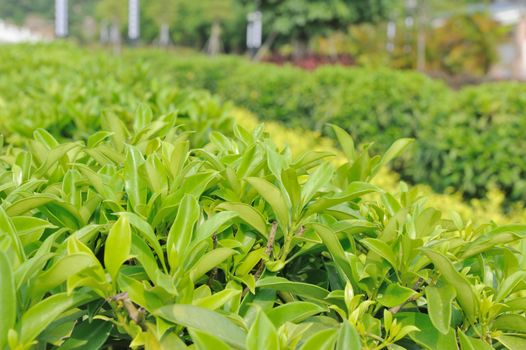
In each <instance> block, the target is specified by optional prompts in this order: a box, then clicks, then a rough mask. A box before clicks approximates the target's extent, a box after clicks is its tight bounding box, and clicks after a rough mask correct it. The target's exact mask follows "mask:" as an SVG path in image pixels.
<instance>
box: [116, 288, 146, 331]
mask: <svg viewBox="0 0 526 350" xmlns="http://www.w3.org/2000/svg"><path fill="white" fill-rule="evenodd" d="M110 300H111V301H116V302H121V303H122V305H123V306H124V308H125V309H126V311H127V312H128V315H129V316H130V319H131V320H132V321H133V322H135V323H136V324H137V325H139V326H140V327H141V328H142V329H143V330H146V327H145V325H144V324H143V321H144V316H145V313H146V311H145V310H144V308H142V307H140V308H138V309H137V308H136V307H135V304H133V302H132V301H131V299H130V298H129V297H128V292H123V293H119V294H117V295H114V296H112V297H111V298H110Z"/></svg>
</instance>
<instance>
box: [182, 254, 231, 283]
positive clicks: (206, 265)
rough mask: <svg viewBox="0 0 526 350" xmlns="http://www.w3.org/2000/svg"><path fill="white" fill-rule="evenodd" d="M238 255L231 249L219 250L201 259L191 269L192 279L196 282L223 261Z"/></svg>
mask: <svg viewBox="0 0 526 350" xmlns="http://www.w3.org/2000/svg"><path fill="white" fill-rule="evenodd" d="M235 253H236V251H235V250H233V249H230V248H217V249H214V250H212V251H210V252H208V253H206V254H205V255H203V256H202V257H201V259H199V260H198V261H197V263H196V264H195V265H194V266H193V267H192V268H191V269H190V279H191V280H192V281H193V282H195V281H197V280H198V279H199V278H200V277H201V276H203V275H204V274H205V273H207V272H208V271H210V270H211V269H213V268H214V267H216V266H218V265H219V264H221V263H222V262H223V261H225V260H226V259H228V258H229V257H231V256H232V255H234V254H235Z"/></svg>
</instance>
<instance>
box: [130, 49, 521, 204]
mask: <svg viewBox="0 0 526 350" xmlns="http://www.w3.org/2000/svg"><path fill="white" fill-rule="evenodd" d="M145 57H147V58H148V61H149V62H152V63H153V62H155V63H153V65H154V66H155V67H159V68H161V70H162V71H163V72H170V74H171V75H173V76H174V77H175V78H176V80H177V81H179V82H181V83H182V84H183V85H184V86H192V87H199V88H205V89H207V90H210V91H212V92H214V93H216V94H219V95H220V96H222V97H224V98H227V99H229V100H232V101H234V102H235V103H237V104H239V105H240V106H243V107H246V108H248V109H250V110H251V111H254V112H255V113H256V114H257V115H259V116H260V117H261V118H262V119H264V120H275V121H280V122H284V123H285V124H287V125H289V126H302V127H304V128H310V129H314V130H320V131H326V129H324V125H325V124H326V123H327V122H329V123H335V124H337V125H340V126H342V127H343V128H344V129H346V130H347V131H349V132H350V133H351V134H352V135H353V137H355V139H356V140H357V141H358V142H359V143H360V142H363V141H374V142H375V145H374V147H375V149H376V150H381V151H385V149H386V148H387V147H388V145H390V144H391V143H392V142H393V141H395V140H396V139H397V138H400V137H414V138H416V140H417V144H418V146H417V147H415V149H414V152H415V155H414V157H412V158H413V159H412V161H405V162H403V164H402V163H400V162H398V163H396V164H395V168H396V169H397V170H398V171H400V172H401V174H402V175H403V176H404V178H406V179H408V180H412V181H413V182H425V183H428V184H430V185H431V186H432V187H433V188H435V189H436V190H440V191H443V190H445V189H447V188H448V187H452V188H454V189H457V190H461V191H463V192H464V194H465V195H466V197H471V198H473V197H476V198H481V197H483V196H484V195H485V194H486V193H487V192H488V191H489V190H490V189H491V188H493V187H495V186H497V187H498V188H500V189H501V190H503V191H505V192H506V193H507V195H508V201H512V200H526V188H525V186H524V174H525V171H526V166H525V165H524V159H525V158H526V155H525V153H524V149H525V148H524V147H522V146H521V145H523V143H524V138H523V136H522V135H521V130H524V126H523V124H524V118H523V109H522V108H523V106H524V104H525V96H526V95H525V93H524V91H523V90H524V89H523V87H522V85H520V84H516V83H487V84H482V85H479V86H476V87H468V88H464V89H462V90H460V91H452V90H451V89H449V88H448V87H447V86H446V85H445V84H443V83H441V82H438V81H434V80H431V79H429V78H427V77H425V76H424V75H421V74H419V73H416V72H410V71H394V70H389V69H365V68H344V67H323V68H320V69H317V70H315V71H313V72H305V71H302V70H300V69H296V68H292V67H287V66H285V67H276V66H273V65H268V64H259V63H250V62H248V61H245V60H242V59H239V58H235V57H221V58H217V59H214V60H208V59H206V58H204V57H203V58H198V57H197V58H196V57H192V58H191V59H188V58H184V57H183V58H176V59H173V60H170V61H169V62H166V60H165V59H164V58H165V57H166V56H165V55H164V54H161V53H153V54H152V53H145V54H141V53H139V54H137V53H132V54H130V55H129V56H128V58H131V59H132V61H133V60H137V59H143V58H145ZM511 145H514V146H511ZM496 150H502V151H496Z"/></svg>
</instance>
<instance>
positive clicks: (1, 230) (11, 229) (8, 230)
mask: <svg viewBox="0 0 526 350" xmlns="http://www.w3.org/2000/svg"><path fill="white" fill-rule="evenodd" d="M3 235H6V236H7V237H9V238H10V239H11V244H13V248H14V250H15V253H16V256H17V258H18V261H17V263H22V262H23V261H25V253H24V248H23V247H22V242H20V239H19V238H18V235H17V234H16V228H15V225H14V224H13V221H12V220H11V218H10V217H9V216H8V214H7V213H6V211H5V210H4V208H3V207H2V206H0V238H2V236H3ZM14 267H16V266H14Z"/></svg>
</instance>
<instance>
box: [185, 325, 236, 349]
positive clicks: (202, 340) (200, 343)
mask: <svg viewBox="0 0 526 350" xmlns="http://www.w3.org/2000/svg"><path fill="white" fill-rule="evenodd" d="M188 332H189V333H190V336H191V337H192V340H193V341H194V344H195V345H196V348H197V350H209V349H214V350H231V349H232V348H231V347H230V346H228V344H227V343H225V342H223V341H222V340H221V339H219V338H217V337H214V336H213V335H211V334H208V333H205V332H201V331H198V330H195V329H189V330H188Z"/></svg>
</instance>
